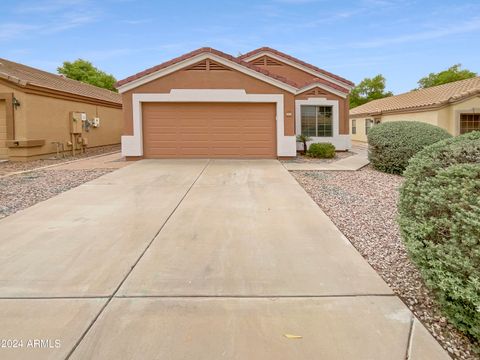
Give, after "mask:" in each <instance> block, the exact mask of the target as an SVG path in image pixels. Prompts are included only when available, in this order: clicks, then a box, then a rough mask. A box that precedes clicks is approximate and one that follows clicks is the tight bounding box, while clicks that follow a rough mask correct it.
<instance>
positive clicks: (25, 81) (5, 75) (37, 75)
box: [0, 58, 122, 104]
mask: <svg viewBox="0 0 480 360" xmlns="http://www.w3.org/2000/svg"><path fill="white" fill-rule="evenodd" d="M0 78H2V79H4V80H6V81H9V82H13V83H15V84H17V85H19V86H23V87H25V86H28V85H29V84H30V85H33V86H37V87H41V88H44V89H49V90H55V91H59V92H63V93H70V94H74V95H79V96H83V97H87V98H90V99H94V100H102V101H107V102H111V103H116V104H121V103H122V97H121V95H120V94H117V93H116V92H113V91H110V90H106V89H102V88H99V87H97V86H93V85H89V84H85V83H82V82H80V81H76V80H72V79H68V78H66V77H64V76H61V75H57V74H52V73H49V72H46V71H43V70H39V69H35V68H32V67H30V66H26V65H22V64H19V63H16V62H13V61H9V60H6V59H2V58H0Z"/></svg>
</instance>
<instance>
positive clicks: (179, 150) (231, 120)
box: [142, 103, 276, 158]
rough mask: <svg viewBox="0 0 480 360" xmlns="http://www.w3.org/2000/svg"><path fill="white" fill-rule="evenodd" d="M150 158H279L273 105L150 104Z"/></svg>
mask: <svg viewBox="0 0 480 360" xmlns="http://www.w3.org/2000/svg"><path fill="white" fill-rule="evenodd" d="M142 114H143V141H144V145H143V146H144V155H145V157H146V158H176V157H185V158H194V157H204V158H205V157H213V158H222V157H223V158H274V157H276V135H275V104H273V103H268V104H264V103H144V104H143V107H142Z"/></svg>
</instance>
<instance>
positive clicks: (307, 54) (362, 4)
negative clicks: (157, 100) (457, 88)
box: [0, 0, 480, 93]
mask: <svg viewBox="0 0 480 360" xmlns="http://www.w3.org/2000/svg"><path fill="white" fill-rule="evenodd" d="M479 14H480V1H478V0H457V1H450V0H435V1H432V0H418V1H414V0H412V1H410V0H405V1H398V0H358V1H350V0H343V1H338V0H337V1H327V0H265V1H264V0H256V1H248V0H244V1H228V0H224V1H209V0H203V1H190V0H184V1H142V0H103V1H101V0H99V1H94V0H35V1H32V0H29V1H26V0H17V1H14V2H10V3H9V5H8V6H4V7H2V11H1V13H0V57H4V58H7V59H10V60H13V61H18V62H21V63H24V64H27V65H31V66H34V67H38V68H41V69H44V70H47V71H52V72H55V69H56V67H57V66H59V65H60V64H61V63H62V62H63V61H64V60H75V59H77V58H80V57H81V58H84V59H87V60H90V61H92V62H93V63H94V64H95V65H96V66H97V67H99V68H101V69H102V70H104V71H107V72H109V73H112V74H113V75H115V76H116V77H117V78H118V79H122V78H124V77H126V76H129V75H132V74H133V73H136V72H138V71H141V70H143V69H145V68H147V67H150V66H153V65H156V64H159V63H161V62H163V61H166V60H169V59H170V58H172V57H175V56H178V55H181V54H183V53H185V52H188V51H191V50H194V49H196V48H199V47H202V46H211V47H214V48H216V49H219V50H222V51H225V52H227V53H230V54H232V55H237V54H239V53H245V52H247V51H249V50H251V49H254V48H257V47H260V46H270V47H274V48H277V49H278V50H281V51H284V52H286V53H289V54H291V55H293V56H296V57H298V58H300V59H302V60H304V61H307V62H310V63H312V64H315V65H317V66H319V67H321V68H324V69H326V70H328V71H331V72H334V73H336V74H338V75H340V76H343V77H346V78H347V79H350V80H352V81H354V82H357V83H358V82H359V81H360V80H362V79H363V78H364V77H371V76H374V75H376V74H378V73H381V74H383V75H384V76H385V77H386V78H387V88H388V89H389V90H391V91H393V92H394V93H400V92H404V91H409V90H411V89H412V88H414V87H415V86H416V82H417V80H418V79H419V78H421V77H422V76H425V75H427V74H428V73H429V72H432V71H435V72H436V71H440V70H442V69H445V68H447V67H449V66H450V65H453V64H455V63H461V64H462V65H463V66H464V67H465V68H468V69H470V70H472V71H475V72H480V56H479V55H480V46H479V45H480V15H479Z"/></svg>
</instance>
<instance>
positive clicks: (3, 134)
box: [0, 59, 122, 160]
mask: <svg viewBox="0 0 480 360" xmlns="http://www.w3.org/2000/svg"><path fill="white" fill-rule="evenodd" d="M121 131H122V99H121V96H120V95H119V94H117V93H115V92H112V91H109V90H105V89H101V88H99V87H96V86H92V85H88V84H84V83H81V82H79V81H75V80H71V79H67V78H65V77H63V76H61V75H57V74H52V73H49V72H45V71H42V70H39V69H35V68H32V67H29V66H25V65H22V64H18V63H15V62H12V61H8V60H6V59H0V159H10V160H26V159H34V158H41V157H45V156H49V155H50V154H54V153H56V152H57V149H58V150H61V149H62V148H63V149H64V150H65V151H69V152H73V151H82V150H83V149H84V148H86V147H94V146H100V145H110V144H118V143H120V136H121ZM73 145H75V147H73Z"/></svg>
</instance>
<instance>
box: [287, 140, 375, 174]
mask: <svg viewBox="0 0 480 360" xmlns="http://www.w3.org/2000/svg"><path fill="white" fill-rule="evenodd" d="M352 152H354V153H355V155H352V156H349V157H347V158H344V159H340V160H338V161H334V162H330V163H322V162H318V163H315V162H304V163H300V162H283V166H284V167H285V169H287V170H289V171H308V170H312V171H329V170H335V171H357V170H360V169H361V168H363V167H365V166H367V165H368V164H369V163H370V161H368V146H365V145H364V144H362V145H353V146H352Z"/></svg>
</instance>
